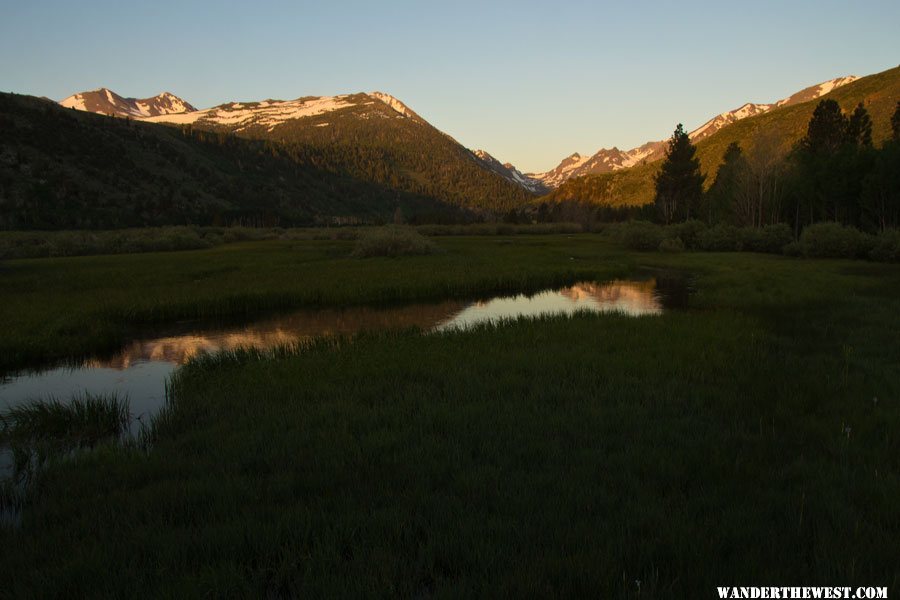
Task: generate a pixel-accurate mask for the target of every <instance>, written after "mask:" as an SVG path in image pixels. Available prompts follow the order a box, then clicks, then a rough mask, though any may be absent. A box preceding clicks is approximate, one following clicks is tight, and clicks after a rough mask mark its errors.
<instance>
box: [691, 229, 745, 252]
mask: <svg viewBox="0 0 900 600" xmlns="http://www.w3.org/2000/svg"><path fill="white" fill-rule="evenodd" d="M697 248H698V249H699V250H705V251H707V252H734V251H735V250H740V244H739V243H738V231H737V228H736V227H732V226H731V225H714V226H712V227H709V228H707V229H704V230H703V231H701V232H700V233H699V234H698V235H697Z"/></svg>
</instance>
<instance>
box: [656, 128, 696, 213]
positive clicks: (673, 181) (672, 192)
mask: <svg viewBox="0 0 900 600" xmlns="http://www.w3.org/2000/svg"><path fill="white" fill-rule="evenodd" d="M696 153H697V148H696V147H695V146H694V144H692V143H691V139H690V138H689V137H688V134H687V133H685V131H684V126H683V125H682V124H681V123H679V124H678V127H676V128H675V132H674V133H673V134H672V137H671V138H669V145H668V147H667V148H666V158H665V161H663V165H662V168H661V169H660V171H659V173H658V174H657V175H656V198H655V200H654V201H655V203H656V206H657V207H658V208H659V211H660V213H661V214H662V217H663V221H665V222H666V223H671V222H673V221H676V220H685V219H690V218H691V211H692V210H694V211H696V209H697V208H698V207H699V204H700V198H701V196H702V195H703V180H704V176H703V175H701V174H700V161H699V160H698V159H697V157H696Z"/></svg>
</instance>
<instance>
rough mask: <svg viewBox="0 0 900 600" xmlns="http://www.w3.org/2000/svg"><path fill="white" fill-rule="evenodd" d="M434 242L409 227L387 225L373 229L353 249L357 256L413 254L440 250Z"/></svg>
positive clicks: (363, 235) (432, 252) (354, 254)
mask: <svg viewBox="0 0 900 600" xmlns="http://www.w3.org/2000/svg"><path fill="white" fill-rule="evenodd" d="M438 250H439V249H438V247H437V245H435V243H434V242H432V241H431V240H429V239H428V238H426V237H425V236H423V235H422V234H421V233H419V232H418V231H416V230H415V229H411V228H409V227H399V226H387V227H381V228H378V229H371V230H369V231H367V232H365V233H364V234H362V236H361V237H360V238H359V240H358V241H357V242H356V247H355V248H354V250H353V256H355V257H357V258H370V257H373V256H390V257H396V256H411V255H418V254H434V253H436V252H438Z"/></svg>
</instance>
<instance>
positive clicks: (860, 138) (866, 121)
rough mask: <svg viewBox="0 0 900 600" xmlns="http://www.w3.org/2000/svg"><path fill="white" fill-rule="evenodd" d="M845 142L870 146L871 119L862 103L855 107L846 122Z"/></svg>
mask: <svg viewBox="0 0 900 600" xmlns="http://www.w3.org/2000/svg"><path fill="white" fill-rule="evenodd" d="M847 140H848V141H849V142H850V143H851V144H856V145H858V146H864V147H871V146H872V119H870V118H869V111H867V110H866V107H865V106H863V103H862V102H860V103H859V104H857V105H856V109H855V110H854V111H853V114H852V115H850V120H849V121H848V122H847Z"/></svg>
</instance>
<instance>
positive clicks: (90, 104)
mask: <svg viewBox="0 0 900 600" xmlns="http://www.w3.org/2000/svg"><path fill="white" fill-rule="evenodd" d="M59 104H60V105H61V106H64V107H66V108H74V109H76V110H81V111H85V112H92V113H97V114H101V115H107V116H113V117H123V118H135V119H142V118H148V117H155V116H159V115H164V114H177V113H184V112H191V111H195V110H197V109H196V108H194V107H193V106H191V104H189V103H188V102H186V101H184V100H182V99H181V98H179V97H178V96H176V95H175V94H173V93H171V92H162V93H160V94H157V95H156V96H151V97H150V98H125V97H123V96H120V95H119V94H117V93H115V92H114V91H112V90H110V89H109V88H105V87H101V88H97V89H96V90H91V91H88V92H78V93H76V94H72V95H71V96H69V97H67V98H65V99H63V100H61V101H60V102H59Z"/></svg>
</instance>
